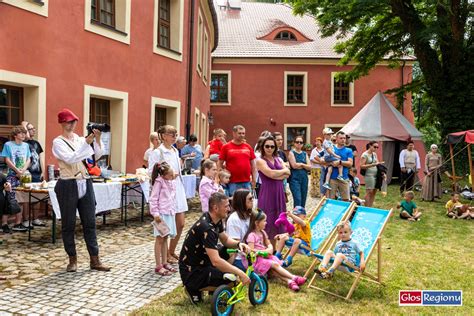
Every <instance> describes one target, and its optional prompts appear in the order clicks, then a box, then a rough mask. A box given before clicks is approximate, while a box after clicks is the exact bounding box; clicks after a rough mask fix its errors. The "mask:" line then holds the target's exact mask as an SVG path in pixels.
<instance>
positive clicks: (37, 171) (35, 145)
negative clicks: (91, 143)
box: [22, 121, 46, 227]
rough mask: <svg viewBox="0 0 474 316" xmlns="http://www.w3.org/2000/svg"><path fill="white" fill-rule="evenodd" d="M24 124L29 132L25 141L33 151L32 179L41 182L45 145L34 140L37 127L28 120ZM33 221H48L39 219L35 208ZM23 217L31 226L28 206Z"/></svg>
mask: <svg viewBox="0 0 474 316" xmlns="http://www.w3.org/2000/svg"><path fill="white" fill-rule="evenodd" d="M22 125H24V126H25V128H26V130H27V131H28V133H26V140H25V142H26V143H27V144H28V146H30V152H31V162H30V167H29V168H28V171H29V172H30V173H31V181H32V182H41V181H43V170H42V169H41V160H40V155H41V153H42V152H43V147H41V144H40V143H39V142H38V141H37V140H34V139H33V137H34V136H35V135H36V128H35V127H34V125H33V124H31V123H28V122H26V121H24V122H22ZM28 207H29V206H28ZM32 213H33V221H32V222H31V223H32V224H33V226H46V223H45V222H43V221H42V220H40V219H39V217H38V214H37V213H38V212H37V211H36V210H35V209H33V210H32ZM23 218H24V220H25V222H24V223H23V225H24V226H26V227H28V226H29V220H28V218H29V211H28V209H27V208H24V210H23Z"/></svg>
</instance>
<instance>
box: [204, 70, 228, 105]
mask: <svg viewBox="0 0 474 316" xmlns="http://www.w3.org/2000/svg"><path fill="white" fill-rule="evenodd" d="M213 74H225V75H227V102H209V103H210V104H211V106H214V105H217V106H230V105H231V104H232V71H231V70H211V78H210V80H211V79H212V75H213ZM210 80H209V82H210ZM210 88H211V85H210V84H209V91H210ZM209 100H210V99H209Z"/></svg>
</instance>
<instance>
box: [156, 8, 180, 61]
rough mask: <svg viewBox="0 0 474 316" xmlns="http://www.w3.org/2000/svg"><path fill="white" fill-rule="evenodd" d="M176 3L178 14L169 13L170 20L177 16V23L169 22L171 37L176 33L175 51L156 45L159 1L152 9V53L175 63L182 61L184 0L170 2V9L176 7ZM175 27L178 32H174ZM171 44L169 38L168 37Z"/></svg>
mask: <svg viewBox="0 0 474 316" xmlns="http://www.w3.org/2000/svg"><path fill="white" fill-rule="evenodd" d="M176 2H178V3H179V12H178V13H175V14H173V13H174V12H175V11H173V12H171V18H172V19H176V18H177V17H176V15H178V20H179V21H178V22H177V24H175V23H176V21H171V35H172V36H175V35H173V34H175V33H178V40H177V41H178V47H177V48H176V50H170V49H166V48H163V47H160V46H159V45H158V8H159V0H155V5H154V9H153V11H154V12H153V53H155V54H158V55H161V56H164V57H167V58H170V59H174V60H176V61H179V62H182V61H183V32H184V0H171V7H173V5H176ZM176 27H179V30H176ZM170 42H171V37H170Z"/></svg>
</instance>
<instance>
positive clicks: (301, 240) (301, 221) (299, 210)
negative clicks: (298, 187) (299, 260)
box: [275, 206, 311, 268]
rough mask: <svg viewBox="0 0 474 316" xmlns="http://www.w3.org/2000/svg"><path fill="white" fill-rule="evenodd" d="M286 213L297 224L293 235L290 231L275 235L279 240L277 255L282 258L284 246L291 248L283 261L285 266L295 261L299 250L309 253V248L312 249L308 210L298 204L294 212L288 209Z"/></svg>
mask: <svg viewBox="0 0 474 316" xmlns="http://www.w3.org/2000/svg"><path fill="white" fill-rule="evenodd" d="M286 215H287V216H288V217H291V219H292V220H293V223H294V226H295V232H294V233H293V236H290V235H289V234H288V233H285V234H280V235H277V236H275V239H276V240H277V245H276V254H275V256H276V257H278V258H279V259H282V255H281V251H282V250H283V248H284V247H285V246H287V247H289V248H290V253H289V254H288V257H286V259H285V261H283V267H285V268H286V267H289V266H290V265H291V264H292V263H293V257H294V255H295V254H296V253H297V252H298V251H300V252H303V253H304V254H306V255H308V254H309V253H310V250H309V249H311V247H310V244H311V227H310V224H309V221H308V220H307V219H306V210H305V209H304V208H303V207H301V206H297V207H295V208H294V209H293V213H291V212H290V211H287V212H286Z"/></svg>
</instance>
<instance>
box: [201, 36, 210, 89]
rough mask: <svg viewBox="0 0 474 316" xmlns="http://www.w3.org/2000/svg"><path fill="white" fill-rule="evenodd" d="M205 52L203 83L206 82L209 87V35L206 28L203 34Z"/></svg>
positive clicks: (203, 54)
mask: <svg viewBox="0 0 474 316" xmlns="http://www.w3.org/2000/svg"><path fill="white" fill-rule="evenodd" d="M203 35H204V36H203V44H202V47H203V52H202V57H203V61H202V63H203V65H202V67H203V68H202V81H203V82H204V85H206V86H207V83H208V82H209V68H210V67H209V34H208V33H207V30H206V28H205V27H204V32H203Z"/></svg>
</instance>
